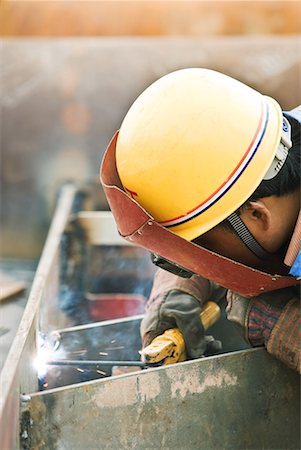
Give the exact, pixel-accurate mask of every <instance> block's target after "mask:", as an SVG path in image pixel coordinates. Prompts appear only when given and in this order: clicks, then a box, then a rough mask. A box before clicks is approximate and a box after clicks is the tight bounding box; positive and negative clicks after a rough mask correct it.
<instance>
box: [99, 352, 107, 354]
mask: <svg viewBox="0 0 301 450" xmlns="http://www.w3.org/2000/svg"><path fill="white" fill-rule="evenodd" d="M98 354H99V355H108V353H107V352H98Z"/></svg>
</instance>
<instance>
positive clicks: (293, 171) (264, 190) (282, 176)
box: [219, 126, 301, 232]
mask: <svg viewBox="0 0 301 450" xmlns="http://www.w3.org/2000/svg"><path fill="white" fill-rule="evenodd" d="M300 134H301V130H300V126H299V127H297V130H296V134H295V136H293V142H294V145H293V147H292V148H291V149H290V150H289V152H288V156H287V159H286V161H285V164H284V165H283V167H282V168H281V170H280V172H279V173H278V175H277V176H276V177H274V178H272V179H271V180H263V181H262V182H261V183H260V185H259V186H258V187H257V189H256V190H255V191H254V192H253V194H252V195H251V196H250V197H249V198H248V200H247V201H246V202H245V203H244V205H247V204H248V203H249V202H251V201H255V200H258V199H260V198H264V197H270V196H272V195H275V196H277V197H281V196H284V195H287V194H290V193H292V192H294V191H296V190H297V189H300V186H301V152H300ZM244 205H242V206H241V207H240V208H243V206H244ZM240 208H238V210H237V211H235V212H236V213H237V214H238V215H239V214H240ZM219 226H222V227H223V228H226V229H227V230H229V231H233V232H234V230H233V228H232V227H231V225H230V223H229V222H228V221H227V219H225V220H224V221H223V222H221V223H220V224H219Z"/></svg>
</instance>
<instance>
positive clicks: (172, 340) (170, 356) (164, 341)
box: [140, 301, 220, 365]
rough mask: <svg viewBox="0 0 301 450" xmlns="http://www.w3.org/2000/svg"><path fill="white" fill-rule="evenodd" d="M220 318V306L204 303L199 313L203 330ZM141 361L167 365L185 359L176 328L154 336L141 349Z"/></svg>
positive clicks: (183, 344) (180, 334) (183, 345)
mask: <svg viewBox="0 0 301 450" xmlns="http://www.w3.org/2000/svg"><path fill="white" fill-rule="evenodd" d="M219 318H220V308H219V306H218V305H217V304H216V303H215V302H212V301H208V302H206V303H205V304H204V306H203V309H202V312H201V314H200V320H201V322H202V324H203V327H204V329H205V330H207V329H208V328H209V327H211V325H213V324H214V323H215V322H216V321H217V320H218V319H219ZM140 353H141V356H142V359H143V361H145V362H146V363H147V364H149V365H152V364H153V365H158V364H162V365H167V364H175V363H176V362H180V361H185V360H186V359H187V358H186V351H185V341H184V337H183V335H182V333H181V331H180V330H179V329H178V328H172V329H169V330H166V331H165V332H164V333H163V334H161V335H160V336H158V337H156V338H155V339H154V340H153V341H152V342H151V343H150V344H149V345H148V346H147V347H145V348H143V349H142V350H141V352H140Z"/></svg>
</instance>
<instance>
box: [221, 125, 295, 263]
mask: <svg viewBox="0 0 301 450" xmlns="http://www.w3.org/2000/svg"><path fill="white" fill-rule="evenodd" d="M291 147H292V140H291V126H290V123H289V121H288V120H287V119H286V117H283V122H282V136H281V140H280V143H279V145H278V149H277V152H276V154H275V157H274V159H273V161H272V164H271V165H270V167H269V169H268V171H267V172H266V174H265V176H264V178H263V180H271V179H272V178H274V177H276V176H277V175H278V173H279V172H280V170H281V169H282V167H283V166H284V164H285V161H286V158H287V155H288V152H289V150H290V148H291ZM227 221H228V222H229V224H230V225H231V228H232V229H233V230H234V231H235V233H236V234H237V236H238V237H239V238H240V239H241V240H242V242H243V243H244V244H245V245H246V246H247V247H248V249H249V250H250V251H251V252H252V253H254V255H256V256H257V257H258V258H260V259H268V258H269V257H270V256H271V253H269V252H267V251H266V250H265V249H264V248H263V247H262V246H261V245H260V244H259V242H257V241H256V239H255V238H254V236H253V235H252V233H251V232H250V231H249V229H248V228H247V227H246V225H245V224H244V222H243V221H242V220H241V218H240V217H239V215H238V214H237V213H233V214H231V215H230V216H229V217H227Z"/></svg>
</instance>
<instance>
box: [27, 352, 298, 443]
mask: <svg viewBox="0 0 301 450" xmlns="http://www.w3.org/2000/svg"><path fill="white" fill-rule="evenodd" d="M299 398H300V385H299V376H298V375H297V373H295V372H293V371H291V370H289V369H287V368H285V367H284V366H283V365H282V364H281V363H280V362H278V361H276V360H275V359H273V358H272V357H270V356H269V355H268V354H267V353H266V351H265V350H264V349H256V350H254V349H250V350H246V351H240V352H234V353H231V354H227V355H222V356H220V355H219V356H214V357H209V358H205V359H201V360H195V361H189V362H185V363H180V364H177V365H175V366H168V367H161V368H157V369H151V370H146V371H142V372H137V373H134V374H131V375H123V376H119V377H112V378H107V379H104V380H99V381H91V382H88V383H84V384H77V385H74V386H72V387H65V388H58V389H54V390H51V391H45V392H42V393H37V394H33V395H32V396H31V399H30V400H29V401H28V403H26V405H25V407H24V409H23V413H22V417H23V421H22V426H23V430H22V433H23V436H26V439H23V448H24V449H27V448H34V449H36V450H38V449H47V450H49V449H57V450H63V449H64V450H66V449H72V450H82V449H84V448H87V449H89V450H94V449H95V450H96V449H99V448H101V449H118V450H119V449H121V448H124V449H150V448H154V449H169V448H175V449H185V450H186V449H187V450H188V449H200V450H202V449H204V450H210V449H215V450H216V449H231V450H233V449H256V450H258V449H287V450H288V449H298V448H299V444H300V409H299Z"/></svg>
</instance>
